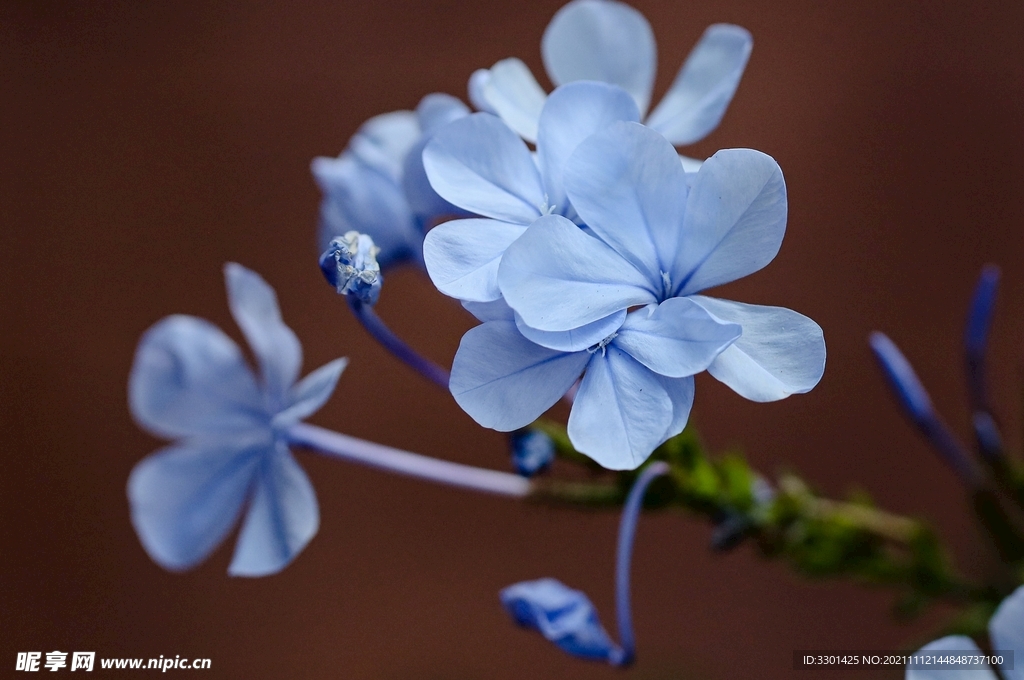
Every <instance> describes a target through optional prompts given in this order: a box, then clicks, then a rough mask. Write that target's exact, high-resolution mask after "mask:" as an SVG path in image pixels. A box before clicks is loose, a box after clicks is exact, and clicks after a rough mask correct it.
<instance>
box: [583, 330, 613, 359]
mask: <svg viewBox="0 0 1024 680" xmlns="http://www.w3.org/2000/svg"><path fill="white" fill-rule="evenodd" d="M618 335H619V334H618V332H615V333H612V334H611V335H609V336H608V337H607V338H605V339H604V340H602V341H601V342H599V343H597V344H596V345H594V346H593V347H588V348H587V352H589V353H590V354H596V353H597V352H599V351H600V352H601V356H604V355H605V353H606V352H607V351H608V345H609V344H611V341H612V340H614V339H615V338H617V337H618Z"/></svg>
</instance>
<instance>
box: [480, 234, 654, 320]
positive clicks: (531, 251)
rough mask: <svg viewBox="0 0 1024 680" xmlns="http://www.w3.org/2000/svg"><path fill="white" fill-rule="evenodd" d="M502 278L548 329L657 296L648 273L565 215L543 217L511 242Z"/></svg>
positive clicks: (523, 309)
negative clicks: (635, 266) (584, 230)
mask: <svg viewBox="0 0 1024 680" xmlns="http://www.w3.org/2000/svg"><path fill="white" fill-rule="evenodd" d="M498 282H499V284H500V286H501V292H502V294H503V295H504V296H505V300H506V301H507V302H508V304H509V306H511V307H512V309H514V310H516V312H518V313H519V314H520V315H521V316H522V317H523V320H524V321H525V322H526V324H527V325H528V326H531V327H533V328H536V329H538V330H545V331H566V330H571V329H573V328H579V327H580V326H584V325H586V324H589V323H591V322H593V321H597V320H598V319H603V318H604V317H606V316H608V315H610V314H614V313H615V312H618V311H619V310H622V309H626V308H628V307H630V306H632V305H644V304H647V303H650V302H656V294H655V292H654V291H653V290H652V289H651V288H652V285H651V283H650V281H648V279H647V277H646V276H645V275H644V274H642V273H641V272H640V271H638V270H637V269H636V268H634V267H633V266H632V265H631V264H630V263H629V262H627V261H626V260H624V259H623V258H622V257H621V256H620V255H619V254H618V253H616V252H615V251H614V250H612V249H611V248H609V247H608V246H607V245H605V244H604V243H603V242H602V241H601V240H600V239H598V238H595V237H594V236H590V235H588V234H586V233H584V232H583V230H582V229H580V228H579V227H577V226H576V225H575V224H573V223H572V222H570V221H569V220H567V219H565V218H564V217H561V216H559V215H548V216H546V217H542V218H540V219H539V220H537V221H536V222H534V223H533V225H531V226H530V228H529V229H527V230H526V231H525V232H524V233H523V235H522V236H520V237H519V238H518V239H517V240H516V242H515V243H513V244H512V245H511V246H509V248H508V250H506V251H505V255H504V256H503V257H502V259H501V265H500V267H499V268H498Z"/></svg>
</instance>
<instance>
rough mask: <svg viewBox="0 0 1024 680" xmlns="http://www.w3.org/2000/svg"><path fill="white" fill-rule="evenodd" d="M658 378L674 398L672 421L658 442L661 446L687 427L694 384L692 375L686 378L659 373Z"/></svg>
mask: <svg viewBox="0 0 1024 680" xmlns="http://www.w3.org/2000/svg"><path fill="white" fill-rule="evenodd" d="M658 380H659V382H661V386H662V387H664V388H665V391H666V392H668V396H669V398H670V399H671V400H672V422H671V423H669V426H668V429H667V430H666V431H665V434H664V435H662V437H661V441H660V442H658V444H659V446H660V445H661V444H663V443H664V442H665V441H666V440H667V439H669V438H671V437H675V436H676V435H677V434H679V433H680V432H682V431H683V430H684V429H685V428H686V422H687V421H688V420H689V419H690V409H691V408H693V394H694V385H693V376H692V375H690V376H687V377H685V378H667V377H665V376H663V375H659V376H658Z"/></svg>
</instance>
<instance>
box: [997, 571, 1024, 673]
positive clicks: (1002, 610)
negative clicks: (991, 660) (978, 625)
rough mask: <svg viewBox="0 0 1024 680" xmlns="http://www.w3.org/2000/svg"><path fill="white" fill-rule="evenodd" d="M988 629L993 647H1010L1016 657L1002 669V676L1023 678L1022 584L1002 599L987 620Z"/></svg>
mask: <svg viewBox="0 0 1024 680" xmlns="http://www.w3.org/2000/svg"><path fill="white" fill-rule="evenodd" d="M988 631H989V635H990V636H991V637H992V647H993V649H996V650H1010V649H1012V650H1013V651H1014V657H1016V658H1015V659H1014V661H1013V668H1012V669H1008V668H1003V669H1002V672H1003V677H1004V678H1006V680H1024V586H1022V587H1020V588H1017V590H1015V591H1013V593H1012V594H1011V595H1010V596H1009V597H1007V598H1006V599H1005V600H1003V602H1002V604H1000V605H999V608H998V609H996V613H995V614H993V615H992V619H991V620H990V621H989V622H988ZM1006 665H1009V664H1006Z"/></svg>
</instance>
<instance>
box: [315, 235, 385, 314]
mask: <svg viewBox="0 0 1024 680" xmlns="http://www.w3.org/2000/svg"><path fill="white" fill-rule="evenodd" d="M379 252H380V248H378V247H377V246H375V245H374V244H373V239H371V238H370V237H369V236H367V235H366V234H360V233H359V232H358V231H350V232H348V233H346V234H345V235H344V236H339V237H337V238H335V239H333V240H332V241H331V244H330V246H329V247H328V249H327V250H326V251H325V252H324V254H323V255H321V256H320V270H321V271H322V272H323V274H324V277H325V278H326V279H327V282H328V283H330V284H331V285H332V286H334V288H335V290H337V291H338V294H339V295H350V296H353V297H355V298H356V299H358V300H359V301H360V302H362V303H364V304H367V305H373V304H375V303H376V302H377V299H378V298H379V297H380V289H381V285H383V283H384V276H383V275H382V274H381V273H380V265H379V264H377V253H379Z"/></svg>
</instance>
